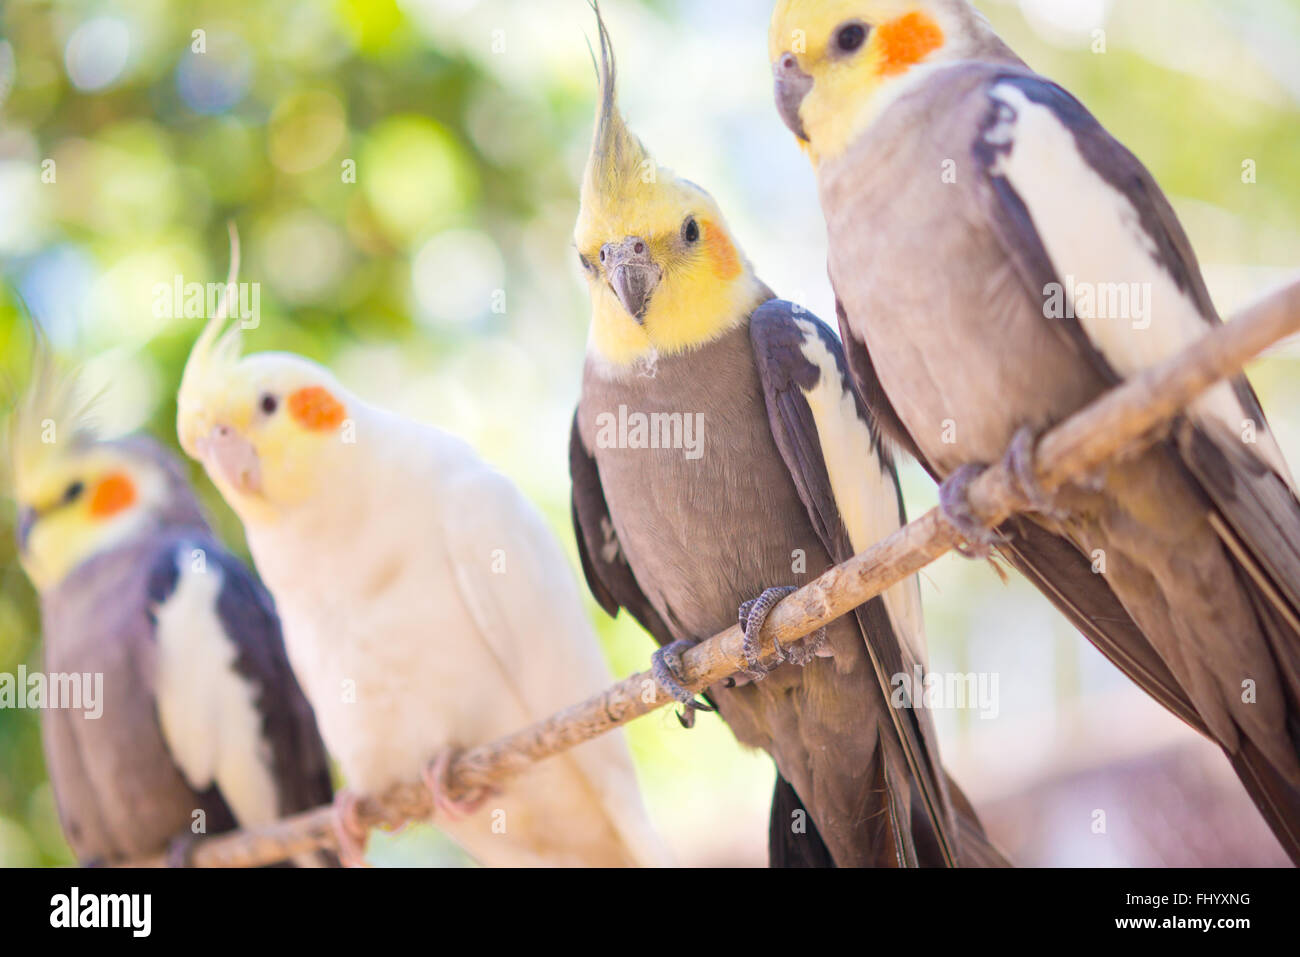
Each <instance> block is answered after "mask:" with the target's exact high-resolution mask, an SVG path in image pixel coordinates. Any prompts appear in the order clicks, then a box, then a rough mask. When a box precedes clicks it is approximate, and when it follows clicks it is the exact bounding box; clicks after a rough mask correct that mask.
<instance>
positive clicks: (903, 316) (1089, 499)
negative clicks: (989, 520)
mask: <svg viewBox="0 0 1300 957" xmlns="http://www.w3.org/2000/svg"><path fill="white" fill-rule="evenodd" d="M770 53H771V57H772V63H773V70H774V73H775V86H776V90H775V94H776V102H777V107H778V109H779V111H780V113H781V116H782V118H783V119H784V120H785V122H786V124H787V125H788V126H789V127H790V129H791V130H792V131H793V132H794V134H795V135H796V136H797V137H798V139H799V141H800V142H801V143H802V144H803V146H804V147H805V149H806V150H807V152H808V154H809V156H810V157H811V159H812V161H813V164H814V166H815V167H816V174H817V180H818V185H819V188H820V193H821V204H822V210H823V212H824V213H825V217H826V222H827V226H828V229H829V241H830V276H831V281H832V283H833V284H834V287H835V292H836V296H837V299H838V302H839V317H840V329H841V332H842V334H843V340H844V343H845V351H846V353H847V355H848V364H849V369H850V371H851V373H852V374H853V377H854V380H855V381H856V382H857V384H858V385H859V387H860V388H861V390H862V393H863V395H864V396H865V398H866V400H867V402H868V404H869V405H870V406H871V407H872V410H873V412H874V414H875V416H876V418H877V420H878V421H880V422H881V423H882V424H883V426H884V427H885V429H886V431H887V432H888V433H890V434H892V435H893V436H894V438H896V439H897V440H898V441H899V442H900V443H901V444H902V445H903V446H904V447H905V448H906V449H908V450H909V451H910V452H912V454H914V455H916V456H917V457H918V458H919V460H920V461H921V462H922V464H924V465H925V466H926V468H928V469H929V471H930V472H931V474H933V475H934V476H935V477H936V478H938V479H942V480H944V485H943V487H942V490H941V500H942V502H943V505H944V508H945V510H946V512H947V513H948V515H949V516H950V518H952V519H953V520H954V521H955V522H956V524H957V525H958V527H959V528H961V529H962V531H963V532H964V533H965V534H966V535H967V537H968V538H970V539H971V540H972V541H976V542H982V543H984V544H986V545H987V543H988V542H989V541H991V537H990V536H989V535H987V534H985V530H982V529H979V528H977V527H973V523H972V522H971V521H970V513H969V509H968V508H967V507H966V506H965V504H964V503H965V496H964V493H963V490H964V488H965V485H966V484H967V483H968V482H969V480H970V479H971V477H972V476H973V475H974V474H977V472H978V470H979V468H980V467H981V466H982V465H985V464H987V463H989V462H992V461H994V460H996V459H998V458H999V457H1000V456H1002V455H1003V453H1004V451H1005V450H1008V449H1014V451H1013V453H1012V464H1013V465H1014V466H1015V467H1016V468H1017V469H1018V472H1019V473H1020V474H1021V475H1027V472H1026V469H1025V463H1026V462H1027V461H1028V459H1027V456H1026V455H1025V453H1026V452H1027V451H1028V450H1029V449H1030V448H1032V437H1033V435H1034V434H1035V433H1037V432H1039V431H1040V430H1042V429H1044V428H1046V427H1048V426H1050V425H1051V424H1053V423H1055V422H1058V421H1060V420H1061V419H1062V418H1064V417H1065V416H1068V415H1069V414H1070V413H1071V412H1074V411H1075V410H1077V409H1079V408H1080V407H1081V406H1084V405H1086V404H1087V403H1088V402H1089V401H1091V400H1092V399H1094V398H1096V397H1097V396H1098V395H1100V394H1101V393H1102V392H1104V391H1105V390H1107V389H1108V388H1110V387H1112V386H1113V385H1115V384H1116V383H1117V382H1119V381H1121V380H1123V379H1124V378H1125V377H1126V376H1129V375H1132V374H1133V373H1135V372H1137V371H1139V370H1141V369H1144V368H1146V367H1148V366H1150V365H1152V364H1154V363H1156V362H1159V361H1160V360H1162V359H1165V358H1168V357H1169V356H1171V355H1173V354H1175V353H1177V352H1178V351H1179V350H1180V349H1182V348H1184V347H1185V346H1187V345H1188V344H1190V343H1192V342H1194V341H1195V340H1197V339H1198V338H1199V337H1201V336H1202V335H1204V334H1205V333H1206V331H1207V330H1208V329H1209V328H1210V327H1211V326H1212V325H1213V324H1214V323H1217V322H1218V321H1219V317H1218V315H1217V314H1216V313H1215V310H1214V305H1213V303H1212V302H1211V301H1210V297H1209V294H1208V293H1207V291H1206V287H1205V282H1204V280H1203V279H1202V277H1201V272H1200V268H1199V266H1198V265H1197V262H1196V256H1195V254H1194V253H1193V252H1192V248H1191V246H1190V244H1189V243H1188V240H1187V236H1186V235H1185V234H1184V232H1183V229H1182V227H1181V226H1180V225H1179V223H1178V220H1177V218H1176V217H1175V215H1174V213H1173V210H1172V209H1171V207H1170V205H1169V203H1168V201H1167V200H1166V199H1165V197H1164V195H1163V194H1162V193H1161V191H1160V188H1159V186H1157V185H1156V182H1155V180H1154V179H1153V178H1152V177H1151V174H1150V173H1149V172H1148V171H1147V170H1146V169H1145V168H1144V167H1143V166H1142V164H1141V163H1140V162H1139V161H1138V160H1137V159H1136V158H1135V157H1134V156H1133V154H1132V153H1130V152H1129V151H1128V150H1126V149H1125V148H1124V147H1123V146H1121V145H1120V144H1119V143H1118V142H1116V141H1115V140H1114V139H1113V138H1112V137H1111V136H1110V135H1109V134H1108V133H1107V132H1106V131H1105V130H1104V129H1103V128H1102V127H1101V126H1100V125H1099V124H1098V123H1097V121H1096V120H1095V119H1094V118H1093V117H1092V115H1091V114H1089V113H1088V111H1087V110H1086V109H1084V107H1083V106H1082V105H1081V104H1080V103H1079V102H1078V101H1077V100H1076V99H1074V97H1072V96H1070V94H1069V93H1067V92H1066V91H1065V90H1063V89H1061V88H1060V87H1059V86H1057V85H1056V84H1054V83H1052V82H1050V81H1049V80H1046V79H1044V78H1043V77H1041V76H1039V75H1037V74H1036V73H1034V72H1032V71H1031V70H1029V69H1027V68H1026V67H1025V65H1024V64H1023V63H1022V62H1021V61H1020V60H1019V59H1018V58H1017V57H1016V56H1015V54H1013V53H1012V52H1011V51H1010V50H1009V49H1008V48H1007V47H1006V46H1005V45H1004V44H1003V42H1002V41H1001V40H1000V39H999V38H998V37H997V36H996V35H995V34H994V32H993V30H992V29H991V27H990V26H989V25H988V23H987V22H986V21H985V20H984V19H983V17H981V16H980V15H979V14H978V13H977V12H976V11H975V10H974V9H972V8H971V7H970V5H969V4H967V3H966V2H964V0H782V2H781V3H779V4H778V5H777V8H776V12H775V14H774V17H773V19H772V25H771V34H770ZM1026 484H1027V485H1029V486H1032V482H1031V481H1027V483H1026ZM1027 490H1028V491H1030V492H1031V493H1032V494H1035V495H1036V497H1038V498H1039V501H1040V503H1041V505H1042V511H1041V512H1040V513H1037V514H1035V515H1033V516H1032V517H1029V518H1018V519H1014V520H1012V521H1010V522H1008V523H1006V525H1005V526H1003V527H1002V528H1001V529H1000V530H999V531H1000V533H1001V535H1002V536H1005V539H1004V540H1000V543H999V545H998V547H999V549H1000V550H1001V552H1002V553H1003V554H1004V555H1005V556H1006V557H1007V558H1008V559H1009V560H1010V561H1011V562H1012V564H1014V565H1015V566H1016V567H1018V568H1019V569H1021V571H1023V572H1024V573H1025V574H1026V575H1028V576H1029V578H1030V579H1031V580H1032V581H1033V582H1034V583H1035V584H1036V585H1038V586H1039V587H1040V588H1041V589H1042V590H1043V592H1044V593H1045V594H1046V595H1047V596H1048V597H1049V598H1050V599H1051V600H1052V601H1053V602H1055V603H1056V605H1057V606H1058V607H1059V608H1060V609H1061V610H1062V611H1063V612H1065V613H1066V614H1067V615H1068V616H1069V617H1070V618H1071V620H1072V621H1073V622H1074V623H1075V625H1076V626H1078V627H1079V629H1080V630H1082V631H1083V633H1084V634H1085V635H1087V636H1088V637H1089V638H1090V639H1091V640H1092V641H1093V642H1094V643H1095V644H1096V645H1097V647H1098V648H1099V649H1100V650H1101V651H1102V652H1103V653H1104V654H1105V655H1106V656H1107V657H1109V658H1110V659H1111V660H1112V661H1113V662H1114V663H1115V664H1116V665H1118V666H1119V667H1120V668H1121V669H1122V670H1123V671H1124V672H1125V673H1126V674H1128V675H1129V676H1130V677H1131V678H1132V679H1133V680H1134V681H1136V682H1137V683H1138V684H1139V685H1141V686H1142V687H1143V688H1144V689H1146V690H1147V691H1148V692H1149V693H1150V694H1151V695H1152V696H1153V697H1155V698H1156V699H1157V700H1158V701H1160V702H1161V703H1162V704H1164V705H1165V706H1166V707H1167V708H1169V709H1170V710H1171V711H1173V712H1174V713H1175V714H1177V715H1179V716H1180V717H1182V718H1183V719H1184V720H1186V721H1187V722H1188V723H1189V724H1191V725H1192V726H1193V727H1194V728H1196V729H1197V730H1199V731H1201V732H1202V733H1204V734H1206V735H1208V736H1209V737H1210V738H1211V739H1212V740H1213V741H1215V742H1216V743H1218V744H1219V745H1220V746H1221V747H1222V748H1223V750H1224V751H1225V753H1226V754H1227V755H1228V758H1229V759H1230V760H1231V762H1232V764H1233V767H1234V768H1235V769H1236V771H1237V773H1238V775H1240V777H1241V780H1242V782H1243V783H1244V784H1245V786H1246V788H1247V790H1248V791H1249V792H1250V794H1251V796H1252V797H1253V798H1254V799H1255V802H1256V803H1257V805H1258V806H1259V808H1260V810H1261V811H1262V812H1263V814H1264V816H1265V817H1266V818H1267V819H1268V822H1269V824H1270V825H1271V826H1272V828H1273V831H1274V833H1275V834H1276V835H1277V836H1278V839H1279V840H1280V841H1281V842H1282V844H1283V845H1284V846H1285V847H1286V849H1287V851H1288V852H1289V853H1290V854H1291V856H1292V858H1293V859H1296V860H1300V757H1298V755H1300V506H1298V505H1297V500H1296V495H1295V491H1294V486H1293V483H1292V479H1291V476H1290V473H1289V471H1288V468H1287V464H1286V462H1285V461H1284V460H1283V457H1282V454H1281V452H1280V451H1279V448H1278V445H1277V443H1276V441H1275V440H1274V438H1273V436H1272V435H1271V434H1270V432H1269V430H1268V426H1267V424H1266V423H1265V421H1264V415H1263V412H1262V411H1261V409H1260V406H1259V402H1258V401H1257V400H1256V398H1255V395H1254V393H1253V392H1252V391H1251V388H1250V386H1249V384H1248V383H1247V382H1246V380H1245V378H1243V377H1238V378H1236V379H1234V380H1233V381H1232V382H1231V383H1225V384H1223V385H1220V386H1218V387H1217V388H1215V389H1212V390H1211V391H1210V392H1208V393H1207V394H1206V395H1205V397H1204V398H1203V399H1201V400H1199V401H1198V402H1196V403H1194V404H1193V405H1192V406H1191V407H1189V408H1188V409H1187V412H1186V414H1185V415H1184V416H1183V417H1182V418H1181V419H1180V420H1179V421H1178V422H1177V423H1176V425H1175V427H1174V428H1173V429H1172V430H1171V432H1170V434H1169V435H1168V437H1167V439H1166V440H1165V441H1162V442H1160V443H1159V444H1158V445H1156V446H1154V447H1152V448H1151V449H1150V450H1149V451H1147V452H1145V453H1144V454H1141V455H1138V456H1135V457H1131V458H1128V459H1125V460H1124V461H1121V462H1116V463H1114V464H1113V465H1112V466H1110V467H1109V468H1108V469H1107V470H1105V472H1104V473H1103V474H1102V475H1100V476H1099V477H1096V478H1095V480H1090V481H1088V482H1081V483H1079V484H1076V485H1072V486H1069V487H1068V488H1066V489H1064V490H1063V491H1062V492H1061V494H1059V495H1058V496H1055V497H1054V500H1053V501H1051V502H1046V501H1042V499H1041V494H1040V493H1038V492H1037V490H1034V489H1032V487H1031V488H1029V489H1027Z"/></svg>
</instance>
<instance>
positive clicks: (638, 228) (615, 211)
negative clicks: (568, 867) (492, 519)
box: [570, 23, 1002, 866]
mask: <svg viewBox="0 0 1300 957" xmlns="http://www.w3.org/2000/svg"><path fill="white" fill-rule="evenodd" d="M599 29H600V42H601V64H600V101H599V106H598V110H597V117H596V132H595V136H594V139H593V143H592V150H591V156H590V159H589V160H588V164H587V170H586V175H585V178H584V181H583V187H582V210H581V213H580V215H579V218H578V223H577V227H576V230H575V240H576V245H577V249H578V255H579V259H580V261H581V264H582V268H583V271H584V273H585V275H586V279H587V282H588V286H589V287H590V292H591V302H592V320H591V332H590V341H589V344H588V353H587V361H586V365H585V368H584V372H583V380H582V395H581V398H580V400H579V404H578V410H577V414H576V416H575V419H574V426H573V435H572V441H571V445H570V469H571V472H572V477H573V514H574V523H575V525H576V528H577V533H578V541H579V543H580V545H581V552H582V559H583V568H584V570H585V572H586V575H587V582H588V584H589V585H590V586H591V590H592V592H593V593H594V594H595V596H596V598H597V600H598V601H599V602H600V603H601V605H602V606H603V607H604V608H605V610H606V611H608V612H609V613H610V614H617V612H618V609H619V608H620V607H622V608H626V609H627V610H628V611H629V612H630V613H631V614H632V615H633V616H634V617H635V618H636V619H637V621H639V622H640V623H641V624H642V626H643V627H645V628H646V630H647V631H649V632H650V633H651V634H652V635H653V636H654V637H655V638H656V639H657V640H658V642H659V643H660V645H661V646H664V647H662V648H661V649H660V651H659V652H656V654H655V657H654V662H655V673H656V677H657V678H658V680H659V683H660V684H661V685H662V686H663V687H665V688H666V689H668V690H670V691H671V692H672V693H673V694H674V696H675V697H677V698H678V700H680V701H681V702H682V703H683V704H684V705H686V707H687V713H688V714H689V713H690V709H691V708H692V707H694V705H693V703H692V702H693V699H692V697H691V695H690V694H689V692H687V691H686V690H685V689H684V688H682V686H681V684H680V681H679V680H678V679H677V677H676V671H675V669H676V668H677V666H678V658H679V655H680V653H681V652H682V651H683V650H684V649H685V648H687V647H689V645H690V644H692V643H693V642H696V641H698V640H700V639H702V638H706V637H708V636H710V635H712V634H714V633H716V632H718V631H722V630H723V629H725V628H727V627H728V626H729V625H731V624H732V623H733V622H735V621H736V617H737V609H738V608H739V609H740V619H741V622H742V624H744V625H745V627H746V632H747V635H748V638H747V644H748V645H749V647H750V649H751V651H754V652H756V650H757V646H756V644H755V642H756V641H757V636H758V633H759V630H760V629H761V628H762V624H763V620H764V619H765V618H766V616H767V613H768V611H769V610H770V609H771V608H772V607H773V605H775V604H776V602H777V601H778V600H779V599H780V598H781V597H782V596H783V595H784V594H786V593H787V592H788V591H790V590H792V588H793V587H794V586H798V585H802V584H804V583H806V582H808V581H810V580H811V579H812V578H813V577H815V576H817V575H818V574H820V573H821V572H823V571H825V570H826V568H827V567H829V566H830V565H832V564H833V563H835V562H839V561H843V560H845V559H847V558H849V557H851V556H852V555H853V553H854V552H855V551H858V550H860V549H863V548H866V547H867V546H868V545H870V544H872V543H873V542H875V541H877V540H878V539H880V538H883V537H884V536H885V535H887V534H889V533H891V532H893V531H894V530H895V529H897V528H898V527H899V525H900V524H901V523H902V521H903V511H902V501H901V498H900V493H899V489H898V483H897V478H896V476H895V473H894V467H893V464H892V462H891V461H890V458H889V455H888V453H887V452H886V451H885V450H884V449H883V448H882V447H881V445H880V443H879V441H878V440H877V437H876V435H875V434H874V432H873V429H872V426H871V424H870V420H869V418H868V416H867V414H866V411H865V409H863V408H862V407H861V406H860V404H859V403H858V402H857V400H856V399H855V396H854V393H853V390H852V388H851V386H850V385H849V382H848V379H847V378H846V375H845V370H844V366H843V358H842V355H841V352H840V347H839V344H838V343H837V342H836V340H835V337H834V335H832V334H831V332H830V330H829V329H828V328H826V326H824V325H823V324H822V323H821V322H820V321H819V320H818V319H817V318H816V317H814V316H812V315H810V314H808V313H806V312H804V311H802V310H800V309H799V308H798V307H797V306H794V305H792V304H791V303H788V302H781V301H778V300H775V299H773V297H772V293H771V291H770V290H769V289H768V288H767V287H766V286H764V285H763V283H762V282H760V281H759V280H758V278H757V277H755V275H754V273H753V271H752V269H751V267H750V265H749V263H748V262H747V261H746V260H745V258H744V256H743V254H742V253H741V251H740V249H739V247H738V246H737V245H736V243H735V241H734V240H733V239H732V237H731V235H730V233H729V232H728V230H727V225H726V223H725V221H724V220H723V217H722V213H721V212H720V211H719V209H718V207H717V205H716V204H715V203H714V201H713V200H712V198H710V197H709V195H708V194H707V193H705V192H704V191H703V190H702V189H700V188H699V187H698V186H695V185H693V184H691V183H689V182H686V181H685V180H682V179H679V178H678V177H677V176H675V175H674V174H673V173H672V172H671V171H669V170H667V169H664V168H662V167H658V166H656V165H655V163H654V161H653V160H652V159H651V158H650V156H649V154H648V153H647V152H646V150H645V148H644V147H643V146H642V145H641V143H640V141H639V140H637V139H636V138H635V137H634V136H633V135H632V134H631V133H630V132H629V131H628V129H627V127H626V126H625V124H624V121H623V118H622V117H621V115H620V114H619V112H618V107H617V104H616V102H615V89H614V82H615V76H614V61H613V51H612V50H611V49H610V45H609V39H608V36H607V34H606V32H605V28H604V24H603V23H600V25H599ZM651 433H653V434H651ZM753 599H757V600H756V601H753ZM924 645H925V637H924V633H923V630H922V625H921V608H920V596H919V594H918V591H917V583H916V581H915V580H909V581H907V582H905V583H903V584H900V585H897V586H895V587H894V588H891V589H890V590H889V591H888V592H886V593H885V594H884V595H883V596H881V597H879V598H875V599H872V600H871V601H870V602H868V603H867V604H866V605H864V606H862V607H861V608H859V609H858V610H857V612H856V613H855V614H850V615H848V616H847V617H844V618H841V619H840V620H838V621H836V622H834V623H833V624H832V625H830V626H829V627H828V628H826V629H824V630H823V632H821V633H819V634H818V635H815V636H813V637H812V638H811V639H810V640H808V641H805V642H802V643H800V644H799V645H797V646H795V647H793V648H789V649H784V655H785V656H788V658H789V659H791V660H792V663H787V664H783V665H779V666H777V667H775V668H774V670H771V671H767V672H765V668H766V665H760V662H759V661H758V659H757V657H756V656H755V657H752V660H751V668H753V669H754V671H753V674H752V675H751V677H752V678H754V679H755V680H752V681H744V680H742V682H741V683H739V684H737V683H735V682H730V683H728V686H727V687H718V688H713V689H710V691H709V696H710V698H711V700H712V701H713V702H714V703H715V704H716V706H717V708H718V710H719V711H720V712H721V714H722V716H723V718H724V719H725V720H726V721H727V723H728V725H729V726H730V727H731V729H732V731H733V733H734V734H735V735H736V737H737V738H738V739H739V740H740V741H741V742H742V743H744V744H747V745H750V746H753V747H760V748H763V749H764V750H766V751H768V752H769V753H770V754H771V755H772V757H773V759H774V760H775V762H776V765H777V769H778V780H777V786H776V795H775V800H774V805H773V810H772V819H771V829H770V835H769V847H770V851H771V861H772V863H773V864H774V865H789V866H797V865H817V864H831V863H834V864H837V865H841V866H848V865H885V866H906V865H916V864H953V863H958V862H960V863H963V864H985V863H1002V862H1001V858H1000V856H999V855H998V854H997V852H996V851H994V850H993V849H992V848H991V847H990V846H989V845H988V843H987V841H986V839H985V838H984V836H983V833H982V831H981V830H980V826H979V824H978V822H977V820H976V818H975V815H974V812H973V811H972V810H971V808H970V806H969V804H968V803H967V802H966V799H965V798H964V796H963V795H962V794H961V792H960V791H959V790H958V789H957V788H956V787H955V785H952V784H951V783H950V782H948V781H947V779H946V776H945V774H944V771H943V768H942V766H941V765H940V763H939V755H938V751H937V740H936V737H935V733H934V729H933V726H932V724H931V722H930V718H929V715H928V713H926V712H924V711H920V710H913V709H911V708H909V707H900V708H893V707H891V706H890V700H889V694H888V691H889V690H892V689H891V683H890V682H891V676H894V675H898V674H906V675H911V674H913V670H914V669H918V668H921V667H923V666H924V662H925V647H924ZM801 666H802V667H801ZM758 679H761V680H758ZM684 723H685V722H684ZM805 809H806V814H805V813H804V810H805ZM809 819H810V820H809Z"/></svg>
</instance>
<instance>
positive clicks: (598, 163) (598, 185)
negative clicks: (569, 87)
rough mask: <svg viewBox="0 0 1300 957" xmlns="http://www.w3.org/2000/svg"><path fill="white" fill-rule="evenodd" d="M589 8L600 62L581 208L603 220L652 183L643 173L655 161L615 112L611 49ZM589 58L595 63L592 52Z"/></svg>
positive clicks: (598, 19)
mask: <svg viewBox="0 0 1300 957" xmlns="http://www.w3.org/2000/svg"><path fill="white" fill-rule="evenodd" d="M592 9H593V10H594V11H595V12H596V27H597V29H598V31H599V34H600V62H599V63H597V64H596V75H597V79H598V82H599V85H600V96H599V97H598V98H597V105H596V131H595V133H594V134H593V136H592V140H591V153H590V155H589V156H588V158H587V169H586V172H585V175H584V176H583V184H582V205H583V208H584V210H585V211H586V212H587V213H588V214H592V215H597V216H601V217H602V218H603V217H607V216H611V215H612V213H613V210H612V209H611V206H613V205H622V204H625V203H626V204H628V206H629V207H631V206H633V205H634V204H635V203H636V201H637V200H636V197H637V194H638V190H637V188H636V187H638V186H639V185H641V184H643V183H653V182H654V177H653V176H650V177H647V176H646V173H647V171H648V170H649V171H653V170H654V169H655V162H654V159H653V158H651V156H650V154H649V152H648V151H647V150H646V148H645V146H643V145H642V143H641V141H640V140H639V139H637V138H636V137H635V136H634V135H633V134H632V131H631V130H629V129H628V128H627V124H626V123H625V122H624V120H623V115H622V114H621V113H620V112H619V110H618V99H617V89H616V88H617V69H616V66H615V62H614V47H613V44H612V43H611V42H610V39H609V31H608V30H606V29H605V21H604V19H603V18H602V17H601V15H600V8H599V7H598V6H597V5H596V4H594V3H593V4H592ZM592 59H593V60H595V54H594V53H593V55H592Z"/></svg>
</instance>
